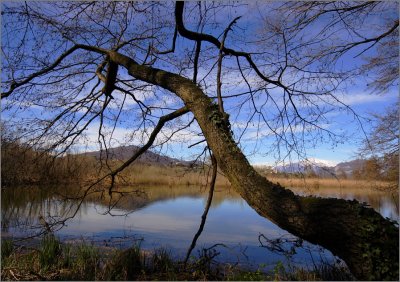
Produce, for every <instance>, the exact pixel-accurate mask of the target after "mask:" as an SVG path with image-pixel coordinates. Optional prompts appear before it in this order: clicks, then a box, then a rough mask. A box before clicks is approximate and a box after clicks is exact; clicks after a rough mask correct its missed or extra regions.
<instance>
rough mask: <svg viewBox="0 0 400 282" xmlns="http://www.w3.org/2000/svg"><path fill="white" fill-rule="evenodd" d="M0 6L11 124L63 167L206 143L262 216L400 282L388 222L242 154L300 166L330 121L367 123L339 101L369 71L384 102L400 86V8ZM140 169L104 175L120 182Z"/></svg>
mask: <svg viewBox="0 0 400 282" xmlns="http://www.w3.org/2000/svg"><path fill="white" fill-rule="evenodd" d="M2 5H3V14H2V15H3V16H2V17H3V25H4V26H3V34H2V57H3V60H2V70H3V72H2V93H1V98H2V104H3V105H2V107H3V116H4V119H5V122H6V123H8V124H11V125H14V126H15V128H16V131H18V133H19V138H20V139H21V140H23V141H24V142H27V143H29V144H31V145H32V146H34V147H40V148H47V149H49V150H51V151H52V152H55V154H56V155H57V156H60V155H63V154H64V153H66V152H68V151H69V150H70V149H72V148H75V149H76V148H77V149H79V150H83V149H84V148H85V146H87V145H88V144H89V143H88V142H89V141H92V142H93V140H94V141H95V143H97V144H98V146H100V148H103V149H104V148H108V147H111V146H114V145H115V144H119V143H121V142H128V143H133V142H136V143H140V144H142V145H143V150H142V151H145V150H146V149H148V148H150V147H151V146H155V145H157V146H161V145H164V146H168V144H169V142H170V141H171V140H174V138H175V136H178V137H177V138H180V139H184V138H185V137H187V136H195V137H196V138H197V139H196V141H198V140H201V139H205V140H206V144H204V143H201V142H200V143H199V145H201V146H203V145H204V146H208V147H209V148H210V149H211V150H212V153H213V155H214V157H215V160H216V163H217V164H218V167H219V168H220V169H221V170H222V171H223V172H224V173H225V175H226V176H227V177H228V179H229V181H230V182H231V184H232V186H233V187H234V188H235V189H236V191H238V192H239V193H240V195H241V196H242V197H243V198H244V199H245V200H246V201H247V202H248V203H249V205H250V206H252V207H253V208H254V209H255V210H256V211H257V212H258V213H259V214H261V215H263V216H265V217H268V218H269V219H271V220H272V221H273V222H275V223H276V224H277V225H279V226H280V227H282V228H284V229H286V230H288V231H289V232H291V233H293V234H294V235H297V236H299V237H301V238H303V239H306V240H309V241H310V242H313V243H317V244H320V245H322V246H324V247H326V248H328V249H329V250H331V251H332V252H333V253H334V254H336V255H338V256H339V257H341V258H343V259H344V260H345V261H346V263H347V264H348V266H349V267H350V269H351V270H352V272H353V273H354V275H356V277H358V278H360V279H378V280H380V279H393V278H394V279H397V278H398V228H397V227H396V226H395V225H394V224H393V223H392V222H390V221H388V220H386V219H384V218H382V216H380V215H379V214H378V213H376V212H375V211H373V210H372V209H369V208H366V207H364V206H363V205H361V204H359V203H357V202H354V201H353V202H350V201H344V200H338V199H319V198H313V197H299V196H296V195H294V194H293V193H292V192H290V191H289V190H286V189H284V188H283V187H281V186H280V185H276V184H273V183H271V182H269V181H268V180H266V179H265V178H263V177H261V176H260V175H258V174H257V172H256V171H255V170H254V169H253V168H252V167H251V166H250V164H249V162H248V161H247V159H246V157H245V156H244V154H243V153H242V150H241V141H242V138H244V137H243V136H245V135H246V133H248V132H249V131H251V130H252V131H251V132H253V133H254V134H253V135H252V136H253V138H255V139H260V140H263V139H265V140H266V139H268V142H265V143H264V144H263V145H266V144H269V146H270V150H269V152H270V154H274V155H275V156H276V157H277V158H280V159H285V158H288V157H290V156H291V155H292V154H294V153H295V154H297V155H299V156H301V157H305V156H306V149H307V148H308V147H310V146H313V145H315V144H316V142H317V140H320V141H321V142H325V141H326V140H329V141H333V142H336V141H337V140H339V138H341V137H342V136H341V133H340V132H339V133H338V132H336V131H334V130H331V129H330V128H329V127H327V126H325V125H326V124H327V123H329V118H328V116H329V113H331V112H332V111H341V112H350V113H351V114H352V115H353V116H354V118H355V120H358V121H359V122H360V125H361V126H362V121H361V120H360V117H359V116H358V115H357V113H356V112H355V111H353V110H352V109H351V107H349V106H348V105H346V103H344V102H343V100H342V96H341V92H342V91H344V90H346V86H347V83H350V82H351V81H352V80H355V79H357V77H359V76H360V75H365V74H366V73H370V74H372V75H373V80H371V85H372V86H373V87H374V89H375V90H379V91H380V92H384V91H387V90H388V89H389V88H390V87H392V86H393V85H396V83H398V79H397V73H398V65H396V64H395V63H391V64H390V66H389V68H386V67H384V65H383V63H382V62H385V61H386V62H394V61H395V60H394V59H395V58H398V52H393V49H392V47H393V46H394V45H396V42H397V41H396V38H397V36H398V25H399V19H398V12H397V11H398V9H397V8H398V4H397V3H389V2H285V3H279V2H271V3H249V4H242V3H236V2H235V3H225V2H221V3H219V2H187V3H186V2H176V3H173V2H54V3H50V2H25V3H13V2H10V3H4V4H2ZM254 11H256V12H254ZM396 56H397V57H396ZM349 59H351V60H352V62H355V63H354V64H353V65H352V64H348V63H346V61H348V60H349ZM380 59H382V60H380ZM396 61H398V59H397V60H396ZM382 69H384V70H385V71H384V72H382V71H381V70H382ZM395 70H396V72H394V71H395ZM393 73H396V74H395V75H393ZM216 99H218V101H219V104H216V103H215V102H214V100H216ZM253 124H255V125H253ZM254 129H255V130H254ZM121 131H124V132H129V134H126V135H125V136H123V137H121V136H120V135H119V132H121ZM93 137H94V138H93ZM190 140H192V139H190ZM136 158H137V156H132V158H131V159H130V160H128V161H127V162H126V163H124V164H123V165H122V166H121V167H120V168H118V169H116V170H113V169H111V168H110V172H109V173H108V174H107V175H105V176H102V177H103V178H110V179H111V180H112V181H113V179H114V177H115V176H116V175H117V174H118V172H119V171H121V170H123V169H124V168H125V167H126V166H128V165H129V164H130V163H132V162H133V161H134V160H135V159H136ZM99 179H101V177H99ZM92 187H94V185H90V186H89V187H87V190H86V192H87V193H89V191H90V189H92ZM111 188H112V186H111ZM111 188H110V189H109V193H110V194H112V193H113V191H112V189H111ZM87 193H86V194H87ZM375 250H379V252H375ZM396 277H397V278H396Z"/></svg>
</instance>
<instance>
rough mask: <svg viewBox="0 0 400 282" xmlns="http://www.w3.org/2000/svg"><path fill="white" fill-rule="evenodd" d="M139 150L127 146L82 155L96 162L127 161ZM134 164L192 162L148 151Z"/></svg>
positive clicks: (182, 164)
mask: <svg viewBox="0 0 400 282" xmlns="http://www.w3.org/2000/svg"><path fill="white" fill-rule="evenodd" d="M138 150H139V147H138V146H135V145H129V146H120V147H115V148H109V149H108V150H107V152H106V151H105V150H101V151H92V152H86V153H83V154H82V155H85V156H90V157H94V158H96V160H100V159H106V158H108V159H109V160H122V161H123V160H127V159H129V158H130V157H131V156H132V155H133V154H134V153H135V152H137V151H138ZM136 163H141V164H157V165H178V166H179V165H180V166H189V165H190V164H191V163H192V162H190V161H182V160H178V159H175V158H171V157H168V156H163V155H160V154H157V153H154V152H152V151H150V150H148V151H146V152H144V153H143V154H142V155H141V156H140V157H139V158H138V159H137V160H136Z"/></svg>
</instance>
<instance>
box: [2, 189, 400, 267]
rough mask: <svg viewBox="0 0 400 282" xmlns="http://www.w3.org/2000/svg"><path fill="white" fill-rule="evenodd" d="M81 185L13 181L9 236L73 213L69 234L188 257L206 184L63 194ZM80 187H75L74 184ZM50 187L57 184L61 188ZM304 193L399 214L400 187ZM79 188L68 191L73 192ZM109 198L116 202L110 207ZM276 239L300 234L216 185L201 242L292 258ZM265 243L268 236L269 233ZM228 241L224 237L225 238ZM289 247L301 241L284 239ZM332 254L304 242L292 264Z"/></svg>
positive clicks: (252, 257) (226, 258)
mask: <svg viewBox="0 0 400 282" xmlns="http://www.w3.org/2000/svg"><path fill="white" fill-rule="evenodd" d="M74 189H75V188H71V187H64V188H60V187H58V188H56V189H55V188H46V189H40V188H37V187H36V188H34V187H19V188H12V187H8V188H6V189H3V190H2V199H1V201H2V205H1V216H2V236H3V237H14V238H20V237H24V236H29V235H33V234H35V232H38V229H37V227H38V226H40V224H39V221H38V218H39V216H44V217H45V218H46V220H47V221H49V222H52V221H57V220H60V219H62V218H65V217H68V216H73V215H74V214H75V213H76V214H75V216H73V217H72V218H71V219H69V220H67V221H66V222H65V226H64V227H63V228H61V229H59V230H58V231H57V232H56V234H57V235H58V236H59V237H60V238H61V239H62V240H64V241H72V240H82V239H83V240H87V241H89V242H94V243H96V244H98V245H106V246H109V245H112V246H116V247H121V248H127V247H130V246H132V245H133V244H135V243H139V242H140V244H141V246H142V247H143V248H144V249H150V250H151V249H155V248H159V247H166V248H168V249H170V250H171V251H173V253H174V254H175V255H176V256H177V257H180V258H182V257H184V255H185V253H186V250H187V248H188V247H189V246H190V243H191V241H192V238H193V236H194V234H195V233H196V232H197V229H198V227H199V224H200V217H201V215H202V213H203V210H204V205H205V202H206V200H207V195H208V191H207V189H205V188H204V187H203V188H199V187H193V186H178V187H134V188H123V189H122V190H121V192H132V191H134V193H129V194H128V195H125V196H124V197H122V198H121V199H119V200H118V201H117V200H116V199H115V198H114V199H109V198H107V197H106V196H104V195H103V198H101V197H99V195H92V196H89V197H88V199H87V200H85V201H84V202H82V203H81V205H80V207H79V208H78V205H79V202H78V201H77V200H72V199H71V200H68V201H65V199H64V198H63V197H62V196H61V195H59V194H65V191H74ZM75 190H76V189H75ZM51 191H56V192H57V193H58V194H57V195H54V193H52V192H51ZM293 191H294V192H295V193H298V194H315V195H318V196H321V197H341V198H345V199H357V200H359V201H361V202H367V203H368V204H369V205H371V206H372V207H373V208H374V209H376V210H377V211H378V212H380V213H381V214H382V215H383V216H385V217H389V218H391V219H393V220H397V221H398V219H399V214H398V194H397V193H395V194H391V193H385V192H380V191H376V190H365V189H364V190H362V189H345V188H342V189H338V188H337V189H336V188H332V189H330V188H320V189H318V190H316V191H309V190H304V189H293ZM70 194H73V193H68V195H69V196H71V195H70ZM110 205H112V206H113V209H112V210H111V212H110V210H109V208H110ZM261 234H262V235H263V236H265V237H267V238H269V239H277V238H283V239H289V240H292V239H293V240H294V239H295V238H294V237H293V236H291V235H290V234H288V233H287V232H286V231H284V230H282V229H280V228H279V227H277V226H276V225H275V224H273V223H271V222H270V221H269V220H268V219H266V218H263V217H261V216H259V215H258V214H257V213H256V212H255V211H254V210H253V209H252V208H250V207H249V206H248V205H247V203H246V202H245V201H244V200H243V199H241V197H240V196H239V195H238V194H237V193H235V192H234V191H233V190H232V189H229V188H222V187H216V191H215V193H214V198H213V203H212V206H211V208H210V211H209V214H208V218H207V222H206V224H205V228H204V231H203V233H202V234H201V236H200V238H199V240H198V242H197V247H198V248H197V249H196V250H195V251H194V252H193V253H192V254H194V255H196V254H198V251H199V248H209V247H211V246H213V245H215V244H221V245H218V246H217V247H215V250H216V251H218V252H219V253H220V255H219V256H218V257H217V260H219V261H222V262H229V263H240V264H243V265H247V266H250V267H252V268H254V267H257V266H258V265H259V264H266V265H267V266H273V265H275V264H276V263H277V262H279V261H282V262H285V261H286V260H287V258H288V256H285V255H284V254H282V253H279V252H276V251H271V250H269V249H268V248H265V247H262V246H261V245H260V241H259V236H260V235H261ZM262 242H264V243H265V241H262ZM222 244H223V245H222ZM282 246H283V248H284V249H286V250H290V248H291V247H292V246H294V244H291V243H286V244H283V245H282ZM321 260H323V261H331V260H333V256H332V254H331V253H330V252H329V251H326V250H322V249H321V248H320V247H318V246H314V245H311V244H308V243H307V242H305V243H303V244H302V246H301V247H298V248H296V254H294V255H293V256H291V257H290V261H291V263H293V264H303V265H311V264H312V263H313V262H318V261H321Z"/></svg>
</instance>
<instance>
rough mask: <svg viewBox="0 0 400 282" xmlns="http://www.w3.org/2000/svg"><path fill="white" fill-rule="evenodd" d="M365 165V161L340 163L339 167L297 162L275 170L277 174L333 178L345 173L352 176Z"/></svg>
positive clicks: (277, 167)
mask: <svg viewBox="0 0 400 282" xmlns="http://www.w3.org/2000/svg"><path fill="white" fill-rule="evenodd" d="M364 163H365V160H352V161H348V162H342V163H338V164H337V165H335V166H332V165H327V164H325V163H319V162H315V163H310V162H297V163H290V164H287V165H282V166H276V167H275V170H276V171H277V172H286V173H306V172H310V171H313V172H314V173H315V174H317V175H319V176H332V175H337V174H339V173H340V172H343V171H344V172H345V173H346V174H347V175H351V174H352V173H353V171H354V170H356V169H357V170H358V169H361V168H362V167H363V166H364Z"/></svg>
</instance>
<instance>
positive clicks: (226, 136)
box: [108, 52, 399, 280]
mask: <svg viewBox="0 0 400 282" xmlns="http://www.w3.org/2000/svg"><path fill="white" fill-rule="evenodd" d="M108 53H109V55H110V58H111V60H113V61H114V62H116V63H118V64H120V65H122V66H124V67H126V68H127V70H128V73H129V74H130V75H132V76H133V77H136V78H137V79H140V80H143V81H146V82H149V83H152V84H154V85H158V86H161V87H163V88H165V89H168V90H170V91H171V92H173V93H175V94H176V95H177V96H179V97H180V98H181V99H182V100H183V101H184V103H185V105H186V106H187V107H188V108H189V109H190V111H191V112H192V113H193V114H194V116H195V118H196V120H197V122H198V124H199V125H200V127H201V129H202V132H203V134H204V136H205V138H206V139H207V143H208V144H209V146H210V147H211V150H212V151H213V154H214V155H215V158H216V159H217V162H218V165H219V167H220V168H221V170H222V171H223V172H224V173H225V175H226V176H227V177H228V179H229V181H230V182H231V184H232V186H233V187H234V189H235V190H236V191H237V192H239V194H240V195H241V196H242V197H243V199H245V200H246V202H247V203H248V204H249V205H250V206H251V207H252V208H254V209H255V210H256V211H257V212H258V213H259V214H260V215H262V216H264V217H266V218H268V219H270V220H271V221H273V222H274V223H275V224H277V225H278V226H279V227H281V228H283V229H285V230H287V231H288V232H290V233H292V234H293V235H296V236H298V237H301V238H303V239H305V240H307V241H309V242H311V243H314V244H318V245H321V246H323V247H325V248H326V249H328V250H330V251H331V252H332V253H333V254H334V255H337V256H338V257H340V258H342V259H343V260H344V261H345V262H346V263H347V265H348V267H349V268H350V270H351V271H352V273H353V274H354V275H355V276H356V277H357V278H358V279H363V280H398V278H399V269H398V267H399V263H398V259H399V249H398V248H399V240H398V236H399V230H398V227H396V225H395V224H394V223H393V222H391V221H390V220H387V219H384V218H383V217H382V216H381V215H380V214H378V213H377V212H375V211H374V210H373V209H371V208H367V207H365V206H364V205H362V204H360V203H359V202H357V201H346V200H341V199H333V198H330V199H322V198H316V197H302V196H296V195H295V194H294V193H293V192H291V191H290V190H287V189H285V188H283V187H281V186H280V185H279V184H274V183H272V182H270V181H268V180H267V179H265V178H264V177H262V176H260V175H259V174H258V173H257V172H256V171H255V170H254V168H253V167H252V166H251V165H250V164H249V162H248V161H247V159H246V157H245V156H244V155H243V153H242V152H241V150H240V149H239V147H238V146H237V144H236V143H235V141H234V140H233V138H232V135H231V132H230V129H229V126H227V124H226V123H225V118H224V117H223V116H222V115H221V113H220V112H219V109H218V106H217V105H215V104H214V103H213V101H212V100H211V99H210V98H208V97H207V96H206V95H205V94H204V93H203V91H202V90H201V89H200V87H198V86H197V85H195V84H194V83H193V82H192V81H190V80H188V79H186V78H184V77H181V76H179V75H176V74H173V73H169V72H166V71H162V70H159V69H155V68H151V67H146V66H142V65H138V64H137V63H136V62H135V61H134V60H132V59H131V58H128V57H126V56H125V55H122V54H119V53H117V52H108Z"/></svg>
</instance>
